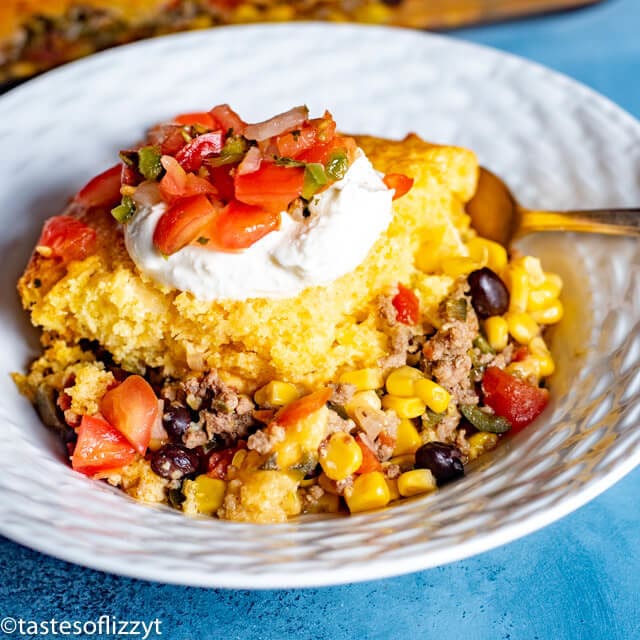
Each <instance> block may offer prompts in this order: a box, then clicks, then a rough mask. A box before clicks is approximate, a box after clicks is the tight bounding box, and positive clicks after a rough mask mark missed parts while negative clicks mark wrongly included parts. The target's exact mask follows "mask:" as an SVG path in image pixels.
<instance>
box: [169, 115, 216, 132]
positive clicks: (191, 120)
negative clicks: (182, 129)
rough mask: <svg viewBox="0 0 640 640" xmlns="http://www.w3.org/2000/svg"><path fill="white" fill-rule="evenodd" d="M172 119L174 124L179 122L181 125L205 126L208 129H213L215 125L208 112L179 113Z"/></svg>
mask: <svg viewBox="0 0 640 640" xmlns="http://www.w3.org/2000/svg"><path fill="white" fill-rule="evenodd" d="M173 121H174V122H175V123H176V124H181V125H183V126H190V125H200V126H201V127H206V128H207V129H209V130H213V129H215V128H216V125H217V122H216V121H215V120H214V119H213V116H212V115H211V114H210V113H208V112H204V113H181V114H180V115H179V116H176V117H175V118H174V119H173Z"/></svg>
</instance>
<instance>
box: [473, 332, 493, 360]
mask: <svg viewBox="0 0 640 640" xmlns="http://www.w3.org/2000/svg"><path fill="white" fill-rule="evenodd" d="M473 346H474V347H475V348H476V349H478V350H479V351H480V353H484V354H488V353H490V354H491V355H495V350H494V349H493V347H492V346H491V345H490V344H489V343H488V342H487V339H486V338H485V337H484V336H483V335H477V336H476V337H475V338H474V339H473Z"/></svg>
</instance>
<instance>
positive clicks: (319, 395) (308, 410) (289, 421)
mask: <svg viewBox="0 0 640 640" xmlns="http://www.w3.org/2000/svg"><path fill="white" fill-rule="evenodd" d="M332 393H333V390H332V389H319V390H318V391H314V392H313V393H310V394H309V395H306V396H303V397H302V398H300V399H299V400H294V401H293V402H291V403H290V404H288V405H287V406H286V407H284V408H283V409H282V410H281V411H280V413H278V415H277V416H276V419H275V422H276V424H279V425H280V426H282V427H290V426H292V425H294V424H295V423H296V422H298V421H300V420H302V419H303V418H306V417H307V416H310V415H311V414H312V413H314V412H316V411H318V410H319V409H321V408H322V407H324V405H325V404H326V403H327V401H328V400H329V398H330V397H331V394H332Z"/></svg>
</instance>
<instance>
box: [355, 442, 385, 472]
mask: <svg viewBox="0 0 640 640" xmlns="http://www.w3.org/2000/svg"><path fill="white" fill-rule="evenodd" d="M356 442H357V443H358V446H359V447H360V449H361V450H362V464H361V465H360V467H359V468H358V470H357V471H356V473H358V474H360V473H369V472H371V471H381V470H382V464H380V460H378V456H376V454H375V453H374V452H373V451H372V450H371V448H370V447H369V445H368V444H366V443H365V442H364V440H363V439H362V437H361V436H360V434H358V435H357V436H356Z"/></svg>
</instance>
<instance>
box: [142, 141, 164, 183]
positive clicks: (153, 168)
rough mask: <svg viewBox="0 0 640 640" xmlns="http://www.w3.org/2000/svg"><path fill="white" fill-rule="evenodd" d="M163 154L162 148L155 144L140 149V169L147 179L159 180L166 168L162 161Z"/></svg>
mask: <svg viewBox="0 0 640 640" xmlns="http://www.w3.org/2000/svg"><path fill="white" fill-rule="evenodd" d="M161 157H162V154H161V153H160V149H159V148H158V147H154V146H148V147H141V148H140V149H138V171H140V173H141V174H142V175H143V176H144V177H145V179H147V180H157V179H158V178H159V177H160V176H161V175H162V172H163V171H164V169H163V168H162V164H161V162H160V158H161Z"/></svg>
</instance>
